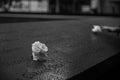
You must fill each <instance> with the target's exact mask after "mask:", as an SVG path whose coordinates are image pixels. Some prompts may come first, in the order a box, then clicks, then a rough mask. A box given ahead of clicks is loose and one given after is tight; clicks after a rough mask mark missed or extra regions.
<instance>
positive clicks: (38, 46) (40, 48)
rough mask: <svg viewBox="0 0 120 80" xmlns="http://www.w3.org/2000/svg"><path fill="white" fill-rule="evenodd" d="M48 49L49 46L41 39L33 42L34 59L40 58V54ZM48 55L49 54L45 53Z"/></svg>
mask: <svg viewBox="0 0 120 80" xmlns="http://www.w3.org/2000/svg"><path fill="white" fill-rule="evenodd" d="M47 51H48V47H47V46H46V45H45V44H43V43H40V42H39V41H36V42H34V43H33V44H32V55H33V60H35V61H37V60H38V59H39V56H38V54H40V53H44V54H45V52H47ZM45 55H46V56H47V54H45Z"/></svg>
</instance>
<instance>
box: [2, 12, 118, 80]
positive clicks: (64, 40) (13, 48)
mask: <svg viewBox="0 0 120 80" xmlns="http://www.w3.org/2000/svg"><path fill="white" fill-rule="evenodd" d="M0 16H1V18H0V66H1V69H0V72H1V73H0V75H1V76H2V77H1V79H2V80H53V78H54V80H64V79H68V78H70V77H72V76H74V75H76V74H78V73H81V72H84V71H85V70H86V69H88V68H90V67H93V66H95V65H96V64H98V63H100V62H103V61H104V60H106V59H108V58H110V57H112V56H113V55H116V54H117V53H118V52H120V37H117V36H116V35H115V34H113V33H107V32H104V33H99V34H98V35H94V34H93V33H92V32H91V28H92V25H94V24H98V25H108V26H118V25H119V23H120V18H114V17H95V16H94V17H92V16H55V15H52V16H51V15H18V14H6V15H5V14H0ZM10 17H12V18H10ZM13 17H14V18H13ZM17 17H22V18H24V19H19V18H17ZM27 18H28V19H27ZM36 18H37V19H36ZM15 20H16V21H15ZM43 20H44V21H43ZM51 20H52V21H51ZM38 40H39V41H41V42H43V43H45V44H46V45H47V46H48V48H49V51H48V54H49V57H48V58H47V59H44V60H41V61H40V62H33V61H32V59H31V44H32V43H33V42H34V41H38ZM49 78H50V79H49Z"/></svg>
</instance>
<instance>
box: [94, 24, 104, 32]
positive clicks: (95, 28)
mask: <svg viewBox="0 0 120 80" xmlns="http://www.w3.org/2000/svg"><path fill="white" fill-rule="evenodd" d="M92 32H102V29H101V27H100V26H99V25H93V29H92Z"/></svg>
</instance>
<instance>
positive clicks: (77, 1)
mask: <svg viewBox="0 0 120 80" xmlns="http://www.w3.org/2000/svg"><path fill="white" fill-rule="evenodd" d="M0 7H1V8H0V11H10V12H40V13H41V12H44V13H77V14H81V13H82V14H84V13H85V14H120V0H0Z"/></svg>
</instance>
